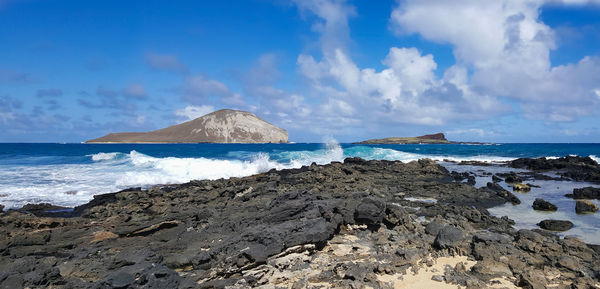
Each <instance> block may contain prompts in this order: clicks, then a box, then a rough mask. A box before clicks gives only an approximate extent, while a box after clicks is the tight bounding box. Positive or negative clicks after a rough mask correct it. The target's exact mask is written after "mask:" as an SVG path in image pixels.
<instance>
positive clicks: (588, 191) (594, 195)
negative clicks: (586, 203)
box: [572, 187, 600, 200]
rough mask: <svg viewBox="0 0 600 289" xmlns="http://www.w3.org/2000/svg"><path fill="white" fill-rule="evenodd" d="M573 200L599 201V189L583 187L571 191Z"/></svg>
mask: <svg viewBox="0 0 600 289" xmlns="http://www.w3.org/2000/svg"><path fill="white" fill-rule="evenodd" d="M572 198H573V199H598V200H600V188H594V187H585V188H577V189H573V195H572Z"/></svg>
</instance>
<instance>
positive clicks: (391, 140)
mask: <svg viewBox="0 0 600 289" xmlns="http://www.w3.org/2000/svg"><path fill="white" fill-rule="evenodd" d="M423 143H433V144H438V143H442V144H448V143H450V141H448V140H447V139H446V137H445V136H444V134H443V133H436V134H428V135H423V136H417V137H388V138H381V139H370V140H366V141H362V142H359V144H423Z"/></svg>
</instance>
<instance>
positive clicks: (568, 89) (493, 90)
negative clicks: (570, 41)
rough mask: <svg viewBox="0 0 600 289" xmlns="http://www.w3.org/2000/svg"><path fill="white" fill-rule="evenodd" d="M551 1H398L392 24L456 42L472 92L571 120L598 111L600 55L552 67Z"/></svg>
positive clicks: (549, 116)
mask: <svg viewBox="0 0 600 289" xmlns="http://www.w3.org/2000/svg"><path fill="white" fill-rule="evenodd" d="M550 2H556V1H541V0H526V1H522V0H502V1H492V2H489V1H478V0H460V1H439V0H406V1H400V2H398V7H397V8H395V9H394V11H393V12H392V15H391V23H392V24H393V27H394V30H395V31H396V32H397V33H400V34H403V33H408V34H410V33H418V34H420V35H421V36H423V37H424V38H425V39H428V40H431V41H434V42H439V43H449V44H451V45H452V46H453V49H454V55H455V58H456V61H457V62H456V65H455V67H457V68H459V69H470V70H472V75H471V80H470V82H468V83H467V84H468V85H469V86H471V87H472V88H473V89H474V90H476V91H479V92H481V93H484V94H487V95H493V96H500V97H507V98H511V99H514V100H516V101H518V103H519V104H520V107H521V110H522V111H523V112H524V113H525V116H527V117H530V118H535V119H544V120H546V121H553V122H561V121H572V120H574V119H576V118H578V117H582V116H586V115H590V114H592V113H595V111H596V110H597V109H598V106H599V102H598V100H597V98H595V97H593V96H594V91H595V90H596V89H598V86H600V85H599V84H598V83H600V59H598V58H597V57H585V58H583V59H582V60H581V61H579V62H578V63H572V64H567V65H561V66H552V65H551V61H550V51H551V50H553V49H555V48H556V39H555V38H556V37H555V33H554V31H553V30H552V29H551V28H550V27H549V26H547V25H546V24H544V23H543V22H542V21H541V19H540V15H539V13H540V7H541V6H542V5H543V4H544V3H550ZM560 2H561V3H562V4H577V3H579V4H586V3H592V2H597V1H560ZM576 2H577V3H576ZM584 2H585V3H584Z"/></svg>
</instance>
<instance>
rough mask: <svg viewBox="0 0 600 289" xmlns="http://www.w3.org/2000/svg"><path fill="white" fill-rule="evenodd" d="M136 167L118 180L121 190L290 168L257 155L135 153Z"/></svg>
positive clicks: (134, 162) (264, 155)
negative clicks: (238, 157) (223, 156)
mask: <svg viewBox="0 0 600 289" xmlns="http://www.w3.org/2000/svg"><path fill="white" fill-rule="evenodd" d="M129 155H130V158H131V164H132V165H133V166H134V168H133V169H132V170H130V171H127V172H125V173H124V174H123V175H122V176H121V177H119V178H118V179H117V180H116V185H117V186H119V187H129V186H145V185H150V184H174V183H184V182H188V181H191V180H198V179H208V180H214V179H220V178H231V177H243V176H249V175H254V174H258V173H262V172H265V171H268V170H270V169H273V168H276V169H282V168H286V167H288V166H286V165H284V164H280V163H278V162H275V161H272V160H270V159H269V156H268V155H267V154H262V153H261V154H258V155H257V156H256V157H255V158H254V159H253V160H250V161H241V160H219V159H208V158H175V157H167V158H155V157H151V156H147V155H144V154H142V153H139V152H136V151H132V152H131V153H130V154H129Z"/></svg>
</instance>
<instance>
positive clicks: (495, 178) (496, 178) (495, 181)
mask: <svg viewBox="0 0 600 289" xmlns="http://www.w3.org/2000/svg"><path fill="white" fill-rule="evenodd" d="M501 181H502V179H501V178H499V177H498V176H496V175H493V176H492V182H494V183H499V182H501Z"/></svg>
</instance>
